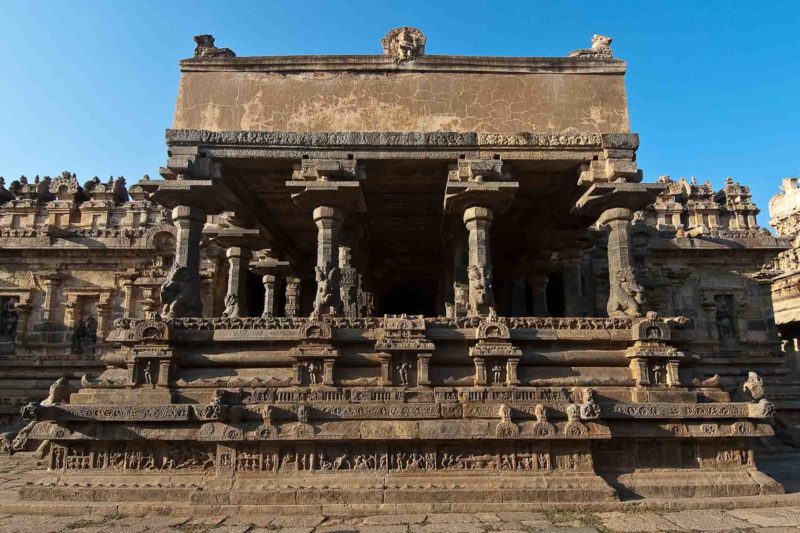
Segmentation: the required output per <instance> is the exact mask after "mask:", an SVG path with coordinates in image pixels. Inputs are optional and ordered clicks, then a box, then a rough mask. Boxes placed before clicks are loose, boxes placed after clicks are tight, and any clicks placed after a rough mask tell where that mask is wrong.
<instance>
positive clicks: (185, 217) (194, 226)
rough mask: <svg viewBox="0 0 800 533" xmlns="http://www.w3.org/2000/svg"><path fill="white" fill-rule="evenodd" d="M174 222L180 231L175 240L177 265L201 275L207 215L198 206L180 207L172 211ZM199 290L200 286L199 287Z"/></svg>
mask: <svg viewBox="0 0 800 533" xmlns="http://www.w3.org/2000/svg"><path fill="white" fill-rule="evenodd" d="M172 220H173V221H174V222H175V227H176V228H177V229H178V234H177V236H176V239H175V265H176V266H179V267H187V268H188V269H189V270H190V271H191V272H193V273H194V272H196V273H197V274H198V278H199V275H200V240H201V239H202V238H203V226H204V225H205V223H206V213H205V211H204V210H203V209H201V208H199V207H196V206H188V205H180V206H178V207H176V208H175V209H173V210H172ZM198 289H199V286H198Z"/></svg>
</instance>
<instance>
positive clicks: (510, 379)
mask: <svg viewBox="0 0 800 533" xmlns="http://www.w3.org/2000/svg"><path fill="white" fill-rule="evenodd" d="M518 367H519V358H518V357H509V358H508V359H507V360H506V383H507V384H508V385H509V386H513V385H519V383H520V382H519V377H517V368H518Z"/></svg>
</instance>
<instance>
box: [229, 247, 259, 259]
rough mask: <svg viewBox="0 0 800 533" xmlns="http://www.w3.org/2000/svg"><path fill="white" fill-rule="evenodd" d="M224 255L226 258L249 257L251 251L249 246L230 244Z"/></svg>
mask: <svg viewBox="0 0 800 533" xmlns="http://www.w3.org/2000/svg"><path fill="white" fill-rule="evenodd" d="M225 257H227V258H228V259H250V258H251V257H253V252H252V251H251V250H250V248H247V247H244V246H231V247H230V248H228V249H227V250H226V251H225Z"/></svg>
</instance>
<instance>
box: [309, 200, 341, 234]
mask: <svg viewBox="0 0 800 533" xmlns="http://www.w3.org/2000/svg"><path fill="white" fill-rule="evenodd" d="M312 215H313V217H314V222H315V223H316V224H317V226H318V227H319V225H320V223H323V224H324V223H326V222H328V223H330V224H332V225H333V226H334V227H336V228H337V229H338V228H340V227H341V226H342V222H344V214H343V213H342V209H341V208H339V207H335V206H329V205H321V206H319V207H317V208H315V209H314V211H313V213H312Z"/></svg>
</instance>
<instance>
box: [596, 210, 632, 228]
mask: <svg viewBox="0 0 800 533" xmlns="http://www.w3.org/2000/svg"><path fill="white" fill-rule="evenodd" d="M632 220H633V211H632V210H630V209H628V208H626V207H613V208H611V209H607V210H605V211H603V214H601V215H600V218H598V219H597V224H598V225H599V226H605V225H607V224H611V223H613V222H630V221H632Z"/></svg>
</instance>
